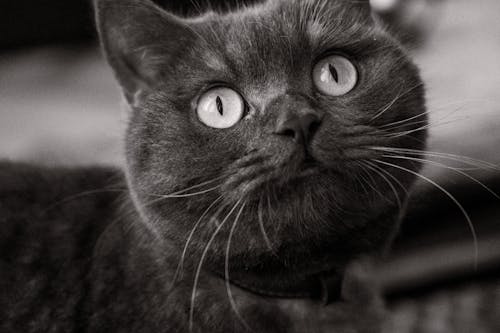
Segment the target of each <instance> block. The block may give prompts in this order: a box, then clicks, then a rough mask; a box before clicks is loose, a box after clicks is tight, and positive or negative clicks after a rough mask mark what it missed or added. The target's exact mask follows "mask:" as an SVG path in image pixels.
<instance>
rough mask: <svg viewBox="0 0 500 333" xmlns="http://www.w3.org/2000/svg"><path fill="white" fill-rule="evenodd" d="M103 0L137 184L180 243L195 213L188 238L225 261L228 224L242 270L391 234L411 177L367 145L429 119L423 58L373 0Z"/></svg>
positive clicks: (295, 261) (416, 144) (104, 33)
mask: <svg viewBox="0 0 500 333" xmlns="http://www.w3.org/2000/svg"><path fill="white" fill-rule="evenodd" d="M97 5H98V9H99V14H98V19H99V25H100V32H101V38H102V40H103V44H104V47H105V49H106V51H107V55H108V59H109V61H110V63H111V64H112V66H113V67H114V69H115V72H116V74H117V77H118V79H119V81H120V82H121V84H122V86H123V88H124V92H125V95H126V96H127V99H128V100H129V102H130V104H131V108H132V111H131V115H130V124H129V128H128V131H127V137H126V149H127V160H128V178H129V182H130V186H131V190H132V192H133V196H134V198H135V201H136V205H137V206H138V208H139V209H140V211H141V213H142V214H143V215H144V217H145V218H146V219H147V223H149V224H150V225H152V226H153V227H154V229H155V230H156V231H157V232H158V233H159V234H160V235H161V236H162V237H164V238H166V239H169V240H170V241H172V240H173V241H174V242H175V243H176V244H177V245H178V246H179V247H180V248H181V247H182V246H183V245H184V243H185V242H186V239H187V238H188V235H189V234H190V231H192V230H193V227H194V226H195V225H196V229H194V232H192V238H191V241H190V250H193V251H197V250H198V251H201V250H202V249H203V248H204V247H205V245H206V244H207V242H208V240H209V238H210V237H211V236H212V235H215V236H214V241H213V243H212V246H211V250H210V255H209V260H210V261H212V262H213V263H214V264H215V265H217V264H220V265H222V263H223V260H224V257H225V253H226V251H225V250H226V244H227V241H228V238H229V234H230V233H231V229H233V231H234V232H233V235H232V244H231V256H232V257H240V258H242V259H244V260H241V262H240V264H239V263H238V262H235V263H234V265H235V269H238V267H242V268H243V267H244V268H246V269H252V268H253V267H254V266H259V265H260V267H262V266H263V265H265V263H266V261H267V260H269V262H271V261H276V260H278V261H280V262H285V261H286V262H287V265H288V267H295V266H294V265H297V266H307V265H308V264H309V263H313V262H315V259H317V258H318V260H319V261H322V260H323V257H328V258H329V259H327V260H336V259H338V260H341V259H339V258H348V257H350V256H351V255H355V254H358V253H362V252H366V251H372V250H375V249H379V248H380V247H381V246H382V245H383V244H385V243H386V242H387V240H388V239H389V238H390V235H391V234H392V231H393V229H394V228H395V225H396V220H397V215H398V211H399V207H398V204H400V203H401V202H398V201H404V197H405V188H406V189H407V188H408V187H409V186H410V185H411V184H412V183H413V181H414V175H412V174H411V173H408V172H403V171H402V170H400V169H397V168H391V167H389V166H388V165H384V164H380V163H378V162H376V161H377V160H378V161H383V160H384V158H383V155H384V152H383V151H382V150H374V149H373V147H399V148H405V149H406V148H407V149H422V148H423V146H424V145H425V143H424V141H425V131H423V130H422V131H419V130H418V129H419V128H422V125H425V122H426V117H425V107H424V97H423V89H422V87H421V81H420V78H419V76H418V72H417V69H416V68H415V67H414V66H413V64H412V63H411V62H410V61H409V60H408V58H407V57H406V55H405V53H404V52H403V51H402V50H401V49H400V47H399V45H398V44H397V43H396V42H395V41H394V40H393V39H392V38H390V37H389V36H388V35H387V34H386V33H385V32H384V31H383V30H382V29H380V28H378V27H377V25H376V24H375V22H374V20H373V19H372V17H371V15H370V12H369V5H368V1H357V2H355V1H352V2H350V1H343V0H342V1H340V0H338V1H337V0H331V1H326V0H325V1H320V0H317V1H314V0H310V1H306V0H302V1H301V0H293V1H292V0H274V1H268V2H267V3H265V4H263V5H260V6H257V7H254V8H249V9H242V10H241V11H240V12H237V13H230V14H226V15H223V16H221V15H217V14H213V13H212V14H207V15H205V16H203V17H201V18H196V19H189V20H181V19H178V18H175V17H173V16H171V15H169V14H167V13H164V12H162V11H161V10H160V9H158V8H156V7H154V6H153V5H152V4H151V3H149V2H148V1H146V0H141V1H132V0H131V1H111V0H101V1H98V4H97ZM412 117H415V118H413V119H415V121H413V122H411V123H402V121H403V120H406V119H411V118H412ZM398 125H404V126H398ZM413 130H416V131H415V132H413ZM401 132H403V133H401ZM396 164H397V165H398V166H401V167H404V168H408V169H409V170H411V171H415V170H417V169H418V168H419V165H418V164H417V163H416V164H408V163H399V162H396ZM185 189H187V190H186V191H184V192H182V190H185ZM179 191H181V192H179ZM177 192H178V194H177V195H176V196H174V197H171V198H161V196H162V195H169V194H171V193H177ZM196 193H197V194H196ZM200 217H201V219H200ZM197 221H199V223H197ZM235 221H237V224H234V222H235ZM233 226H235V227H234V228H232V227H233ZM271 258H272V259H271ZM276 258H278V259H276ZM305 258H308V259H310V261H306V262H304V259H305ZM332 258H336V259H332ZM232 266H233V263H232ZM232 269H233V268H232ZM312 269H314V268H312Z"/></svg>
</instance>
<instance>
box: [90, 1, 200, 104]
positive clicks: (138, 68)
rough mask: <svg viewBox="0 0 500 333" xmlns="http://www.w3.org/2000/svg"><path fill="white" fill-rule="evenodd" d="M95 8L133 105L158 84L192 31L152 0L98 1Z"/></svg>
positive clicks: (108, 50)
mask: <svg viewBox="0 0 500 333" xmlns="http://www.w3.org/2000/svg"><path fill="white" fill-rule="evenodd" d="M94 7H95V10H96V23H97V29H98V32H99V37H100V40H101V44H102V48H103V49H104V52H105V54H106V58H107V60H108V62H109V64H110V65H111V67H112V68H113V70H114V72H115V75H116V77H117V79H118V81H119V83H120V85H121V86H122V88H123V91H124V93H125V97H126V98H127V100H128V102H129V103H131V104H132V103H133V101H134V96H135V95H136V94H137V92H139V91H147V90H148V89H151V88H152V87H153V86H154V85H155V84H157V82H158V79H159V76H160V74H161V69H162V68H164V67H165V66H168V65H169V63H170V62H171V61H172V58H173V56H174V55H175V54H176V53H177V52H178V49H179V45H185V43H183V42H185V41H186V39H190V36H191V32H190V30H189V28H188V27H187V25H186V24H185V23H184V22H183V21H182V20H181V19H180V18H178V17H175V16H174V15H171V14H169V13H167V12H166V11H164V10H163V9H161V8H160V7H158V6H156V5H155V4H154V3H152V2H151V1H149V0H95V2H94Z"/></svg>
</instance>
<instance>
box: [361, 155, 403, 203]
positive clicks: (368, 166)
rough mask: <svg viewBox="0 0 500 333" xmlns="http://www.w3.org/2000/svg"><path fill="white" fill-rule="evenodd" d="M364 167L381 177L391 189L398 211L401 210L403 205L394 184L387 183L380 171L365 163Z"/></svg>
mask: <svg viewBox="0 0 500 333" xmlns="http://www.w3.org/2000/svg"><path fill="white" fill-rule="evenodd" d="M366 167H367V168H369V169H370V170H372V171H373V172H375V174H376V175H378V176H379V177H381V178H382V179H383V180H384V181H385V182H386V183H387V185H389V187H390V188H391V190H392V192H393V193H394V196H395V198H396V201H397V204H398V208H399V210H402V209H403V203H402V201H401V198H400V197H399V193H398V191H396V188H395V187H394V184H392V183H391V182H390V181H389V179H388V178H387V177H386V176H384V175H383V174H382V173H381V172H380V171H378V170H377V169H376V168H374V167H372V166H370V165H369V164H368V163H366Z"/></svg>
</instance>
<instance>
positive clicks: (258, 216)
mask: <svg viewBox="0 0 500 333" xmlns="http://www.w3.org/2000/svg"><path fill="white" fill-rule="evenodd" d="M262 196H263V194H261V195H260V199H259V205H258V207H257V219H258V221H259V227H260V231H261V233H262V237H264V242H265V243H266V245H267V248H268V249H269V251H271V252H272V251H273V247H272V245H271V241H270V240H269V237H268V236H267V232H266V228H265V227H264V221H263V217H262V214H263V212H262ZM267 198H268V201H269V195H268V197H267Z"/></svg>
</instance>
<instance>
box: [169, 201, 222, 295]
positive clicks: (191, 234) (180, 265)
mask: <svg viewBox="0 0 500 333" xmlns="http://www.w3.org/2000/svg"><path fill="white" fill-rule="evenodd" d="M222 198H223V196H222V195H221V196H219V197H218V198H217V199H215V200H214V201H213V202H212V203H211V204H210V206H208V208H207V209H206V210H205V211H204V212H203V214H202V215H201V216H200V218H199V219H198V221H196V223H195V224H194V226H193V228H192V229H191V231H190V233H189V235H188V237H187V239H186V243H185V244H184V247H183V249H182V254H181V258H180V260H179V263H178V265H177V269H176V271H175V274H174V279H173V282H172V285H174V284H175V282H176V281H177V279H178V278H179V276H181V275H182V269H183V266H184V260H185V258H186V254H187V249H188V247H189V244H190V243H191V239H192V238H193V236H194V233H195V232H196V229H198V226H199V225H200V223H201V221H203V219H204V218H205V216H207V215H208V213H209V212H210V210H211V209H212V208H213V207H214V206H215V205H216V204H217V203H219V202H220V201H221V200H222Z"/></svg>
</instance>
